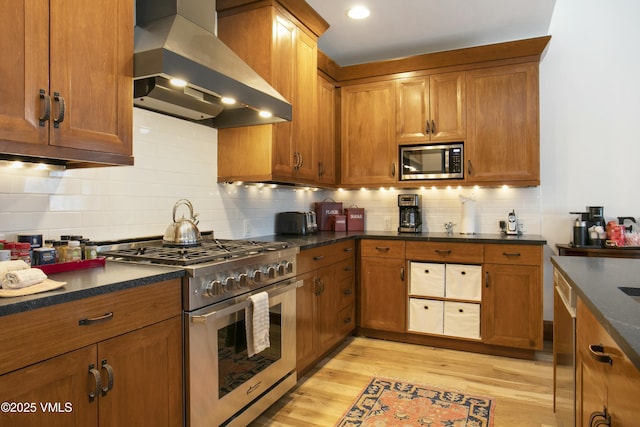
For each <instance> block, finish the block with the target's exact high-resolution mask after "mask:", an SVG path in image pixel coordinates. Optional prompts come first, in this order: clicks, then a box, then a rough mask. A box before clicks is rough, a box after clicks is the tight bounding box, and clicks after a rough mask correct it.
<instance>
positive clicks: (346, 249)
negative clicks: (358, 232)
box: [344, 248, 353, 252]
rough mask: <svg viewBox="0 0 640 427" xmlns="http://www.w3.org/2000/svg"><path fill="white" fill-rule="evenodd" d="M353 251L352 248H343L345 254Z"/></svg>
mask: <svg viewBox="0 0 640 427" xmlns="http://www.w3.org/2000/svg"><path fill="white" fill-rule="evenodd" d="M352 250H353V248H344V251H345V252H351V251H352Z"/></svg>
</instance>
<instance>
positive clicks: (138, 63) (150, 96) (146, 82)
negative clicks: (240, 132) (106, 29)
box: [134, 0, 291, 128]
mask: <svg viewBox="0 0 640 427" xmlns="http://www.w3.org/2000/svg"><path fill="white" fill-rule="evenodd" d="M215 32H216V5H215V0H137V1H136V27H135V54H134V105H136V106H138V107H142V108H147V109H150V110H154V111H158V112H161V113H165V114H169V115H172V116H177V117H181V118H184V119H188V120H193V121H196V122H198V123H201V124H204V125H208V126H211V127H215V128H226V127H239V126H250V125H258V124H267V123H276V122H281V121H290V120H291V104H290V103H289V102H288V101H287V100H286V99H284V98H283V97H282V95H280V94H279V93H278V92H277V91H276V90H275V89H274V88H272V87H271V86H270V85H269V84H268V83H267V82H266V81H265V80H264V79H263V78H262V77H260V76H259V75H258V74H257V73H256V72H255V71H254V70H253V69H252V68H251V67H249V66H248V65H247V64H246V63H245V62H244V61H243V60H242V59H240V58H239V57H238V56H237V55H236V54H235V53H234V52H233V51H232V50H231V49H230V48H228V47H227V46H226V45H225V44H224V43H222V42H221V41H220V40H219V39H218V38H217V37H216V35H215ZM172 79H179V80H181V81H183V82H186V83H187V86H185V87H176V86H174V85H172V84H171V83H170V81H171V80H172ZM223 98H224V99H225V100H227V98H229V99H232V100H235V101H236V102H235V104H233V105H227V104H225V103H223V102H222V99H223ZM260 112H268V113H270V114H271V116H270V117H263V115H262V114H260Z"/></svg>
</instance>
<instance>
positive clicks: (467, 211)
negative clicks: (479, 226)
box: [460, 196, 476, 234]
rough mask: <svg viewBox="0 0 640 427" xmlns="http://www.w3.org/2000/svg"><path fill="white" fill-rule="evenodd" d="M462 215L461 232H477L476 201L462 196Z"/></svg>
mask: <svg viewBox="0 0 640 427" xmlns="http://www.w3.org/2000/svg"><path fill="white" fill-rule="evenodd" d="M460 202H461V203H462V215H461V217H460V234H475V232H476V201H475V200H473V199H469V198H468V197H462V196H460Z"/></svg>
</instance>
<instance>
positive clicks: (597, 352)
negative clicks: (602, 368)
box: [589, 344, 613, 365]
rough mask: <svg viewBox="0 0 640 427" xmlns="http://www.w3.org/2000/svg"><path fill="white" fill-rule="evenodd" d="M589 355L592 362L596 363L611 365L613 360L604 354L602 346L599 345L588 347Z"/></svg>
mask: <svg viewBox="0 0 640 427" xmlns="http://www.w3.org/2000/svg"><path fill="white" fill-rule="evenodd" d="M589 355H590V356H591V358H592V359H593V360H595V361H597V362H600V363H608V364H609V365H613V359H612V358H611V355H610V354H607V353H605V352H604V346H603V345H601V344H600V345H598V344H591V345H590V346H589Z"/></svg>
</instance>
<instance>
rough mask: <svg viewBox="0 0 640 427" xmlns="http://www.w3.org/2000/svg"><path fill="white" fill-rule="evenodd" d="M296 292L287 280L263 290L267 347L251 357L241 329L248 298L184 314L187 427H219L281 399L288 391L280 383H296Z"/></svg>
mask: <svg viewBox="0 0 640 427" xmlns="http://www.w3.org/2000/svg"><path fill="white" fill-rule="evenodd" d="M296 287H297V282H296V280H295V279H290V280H288V281H285V282H281V283H279V284H276V285H272V286H270V287H268V288H266V291H267V292H268V294H269V318H270V328H269V339H270V343H271V346H270V348H268V349H266V350H264V351H263V352H261V353H259V354H256V355H254V356H252V357H248V354H247V349H246V346H247V342H246V330H245V325H244V322H245V318H244V313H245V308H247V307H248V306H249V304H250V302H249V300H248V297H249V295H250V294H245V295H241V296H238V297H236V298H234V299H232V300H227V301H224V302H221V303H218V304H214V305H212V306H208V307H205V308H202V309H200V310H195V311H192V312H190V313H185V323H186V334H187V336H186V337H185V339H186V346H187V351H188V355H189V357H188V358H186V363H187V366H186V373H187V387H186V390H187V405H188V406H187V421H188V423H189V425H190V426H192V427H199V426H217V425H223V424H225V423H226V422H230V418H231V419H232V418H233V417H234V416H235V415H236V414H237V413H238V412H239V411H241V410H242V409H243V408H245V407H246V406H247V405H249V404H251V403H252V402H254V401H257V400H258V399H260V400H263V399H264V398H265V396H267V399H269V398H270V399H272V400H273V399H275V398H278V397H280V396H281V395H282V394H283V393H285V392H286V391H287V390H288V388H287V387H284V388H282V387H278V385H279V384H280V382H282V381H287V380H289V381H290V377H292V376H293V378H294V381H293V383H295V376H296V372H295V365H296V360H295V355H296ZM264 290H265V289H264V288H263V289H260V290H259V291H264ZM257 292H258V291H257ZM254 293H255V292H254ZM274 393H278V394H279V395H277V396H275V397H274V396H273V394H274ZM269 396H270V397H269Z"/></svg>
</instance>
